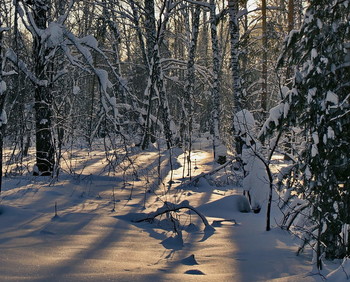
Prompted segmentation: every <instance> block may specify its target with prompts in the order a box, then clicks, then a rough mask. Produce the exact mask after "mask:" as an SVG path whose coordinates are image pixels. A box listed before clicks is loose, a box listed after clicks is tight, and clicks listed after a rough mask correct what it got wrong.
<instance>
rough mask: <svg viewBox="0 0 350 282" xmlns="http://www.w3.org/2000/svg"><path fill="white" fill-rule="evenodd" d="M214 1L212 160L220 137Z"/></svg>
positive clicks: (211, 12)
mask: <svg viewBox="0 0 350 282" xmlns="http://www.w3.org/2000/svg"><path fill="white" fill-rule="evenodd" d="M215 7H216V6H215V1H214V0H210V31H211V44H212V52H213V75H214V78H213V87H212V90H211V91H212V106H213V110H212V134H213V152H214V160H216V158H217V154H216V147H217V146H218V141H219V139H220V132H219V106H220V79H219V74H220V51H219V44H218V36H217V25H216V12H215V10H216V9H215Z"/></svg>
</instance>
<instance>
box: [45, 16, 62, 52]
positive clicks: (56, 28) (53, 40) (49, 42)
mask: <svg viewBox="0 0 350 282" xmlns="http://www.w3.org/2000/svg"><path fill="white" fill-rule="evenodd" d="M63 41H64V27H63V26H62V25H61V24H59V23H57V22H51V23H50V24H49V26H48V28H47V29H45V30H44V31H43V32H42V33H41V43H42V44H43V43H44V42H45V43H46V46H47V48H54V47H56V46H59V45H60V44H61V43H62V42H63Z"/></svg>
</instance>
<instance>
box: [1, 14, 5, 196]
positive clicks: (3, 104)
mask: <svg viewBox="0 0 350 282" xmlns="http://www.w3.org/2000/svg"><path fill="white" fill-rule="evenodd" d="M2 28H3V27H2V19H1V18H0V114H1V117H2V113H3V111H4V106H5V98H6V96H5V95H6V94H5V91H6V86H5V82H4V81H3V80H2V48H3V47H2V40H3V32H4V31H5V30H3V29H2ZM0 122H1V124H0V194H1V190H2V166H3V160H2V157H3V144H4V132H5V124H4V123H3V120H2V119H1V120H0Z"/></svg>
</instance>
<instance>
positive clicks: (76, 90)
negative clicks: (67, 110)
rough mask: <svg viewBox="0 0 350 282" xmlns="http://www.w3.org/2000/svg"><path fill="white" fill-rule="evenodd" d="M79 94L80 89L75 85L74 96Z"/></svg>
mask: <svg viewBox="0 0 350 282" xmlns="http://www.w3.org/2000/svg"><path fill="white" fill-rule="evenodd" d="M79 92H80V87H79V86H76V85H74V86H73V94H74V95H77V94H79Z"/></svg>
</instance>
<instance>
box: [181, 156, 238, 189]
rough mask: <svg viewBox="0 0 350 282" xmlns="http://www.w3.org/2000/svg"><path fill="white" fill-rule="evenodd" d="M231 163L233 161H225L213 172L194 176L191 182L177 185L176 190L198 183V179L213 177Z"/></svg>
mask: <svg viewBox="0 0 350 282" xmlns="http://www.w3.org/2000/svg"><path fill="white" fill-rule="evenodd" d="M232 162H233V160H230V161H227V162H226V163H224V164H223V165H221V166H218V167H217V168H214V169H213V170H211V171H209V172H206V173H205V172H202V173H201V174H199V175H197V176H195V177H193V178H192V180H190V181H188V182H184V183H182V184H181V185H179V186H178V187H177V188H178V189H181V188H182V187H185V186H192V185H195V184H197V183H198V181H199V179H201V178H202V177H206V176H209V175H213V174H215V173H217V172H218V171H220V170H222V169H223V168H225V167H227V166H228V165H229V164H231V163H232Z"/></svg>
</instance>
